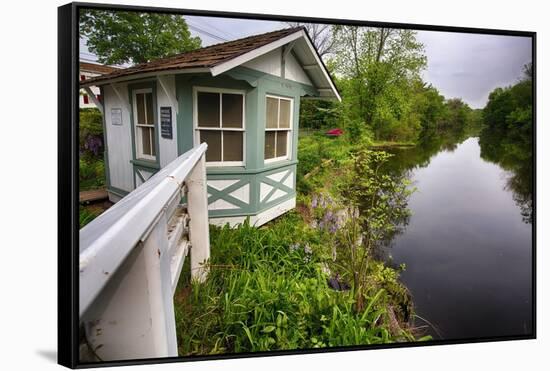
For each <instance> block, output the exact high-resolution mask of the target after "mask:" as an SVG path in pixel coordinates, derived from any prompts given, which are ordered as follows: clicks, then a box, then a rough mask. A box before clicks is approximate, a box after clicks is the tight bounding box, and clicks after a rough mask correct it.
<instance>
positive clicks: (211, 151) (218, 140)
mask: <svg viewBox="0 0 550 371" xmlns="http://www.w3.org/2000/svg"><path fill="white" fill-rule="evenodd" d="M200 138H201V143H204V142H206V144H208V149H207V150H206V161H221V160H222V133H221V131H210V130H201V131H200Z"/></svg>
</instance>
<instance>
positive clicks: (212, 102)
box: [197, 92, 220, 128]
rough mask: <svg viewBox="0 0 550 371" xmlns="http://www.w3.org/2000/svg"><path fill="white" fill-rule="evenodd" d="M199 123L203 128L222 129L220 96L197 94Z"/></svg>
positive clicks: (215, 94) (216, 94)
mask: <svg viewBox="0 0 550 371" xmlns="http://www.w3.org/2000/svg"><path fill="white" fill-rule="evenodd" d="M197 110H198V113H197V114H198V122H199V126H202V127H207V128H211V127H216V128H218V127H220V95H219V94H218V93H203V92H199V93H197Z"/></svg>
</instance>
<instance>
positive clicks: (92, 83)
mask: <svg viewBox="0 0 550 371" xmlns="http://www.w3.org/2000/svg"><path fill="white" fill-rule="evenodd" d="M211 70H212V69H211V68H209V67H195V68H179V69H178V68H173V69H166V70H161V71H149V72H142V73H136V74H133V75H127V76H120V77H113V78H108V79H101V78H98V79H94V80H92V79H90V80H84V81H81V83H80V87H81V88H85V87H90V86H104V85H109V84H115V83H120V82H128V81H133V80H142V79H147V78H153V77H156V76H163V75H180V74H187V73H212V71H211Z"/></svg>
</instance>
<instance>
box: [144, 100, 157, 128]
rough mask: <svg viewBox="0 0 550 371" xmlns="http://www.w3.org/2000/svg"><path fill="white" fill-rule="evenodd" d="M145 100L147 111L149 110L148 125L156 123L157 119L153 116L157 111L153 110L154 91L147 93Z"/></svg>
mask: <svg viewBox="0 0 550 371" xmlns="http://www.w3.org/2000/svg"><path fill="white" fill-rule="evenodd" d="M145 102H146V107H147V109H146V111H147V122H146V123H147V124H148V125H154V124H155V120H154V118H153V116H154V114H155V112H154V111H153V93H147V94H145Z"/></svg>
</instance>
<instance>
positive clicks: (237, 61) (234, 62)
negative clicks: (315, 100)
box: [211, 30, 342, 102]
mask: <svg viewBox="0 0 550 371" xmlns="http://www.w3.org/2000/svg"><path fill="white" fill-rule="evenodd" d="M301 37H303V38H304V40H305V41H306V44H307V46H308V47H309V49H310V52H311V54H312V55H313V57H314V58H315V61H316V62H317V66H318V67H319V69H320V70H321V71H322V74H323V76H324V77H325V79H326V80H327V82H328V84H329V86H330V88H331V90H332V93H333V94H334V96H335V97H336V99H338V101H340V102H341V101H342V98H340V95H339V94H338V90H336V87H335V86H334V84H333V83H332V79H331V78H330V76H329V75H328V73H327V71H326V69H325V67H324V65H323V62H322V61H321V59H319V55H318V54H317V51H316V50H315V47H314V46H313V45H312V44H311V42H310V41H309V38H308V36H307V35H306V33H305V32H304V31H303V30H300V31H296V32H295V33H292V34H290V35H288V36H285V37H283V38H282V39H279V40H276V41H273V42H272V43H269V44H266V45H264V46H262V47H259V48H258V49H254V50H251V51H249V52H248V53H245V54H243V55H240V56H238V57H236V58H233V59H231V60H229V61H227V62H225V63H221V64H219V65H217V66H215V67H212V68H211V72H212V76H217V75H219V74H221V73H224V72H226V71H229V70H230V69H232V68H235V67H237V66H240V65H242V64H243V63H246V62H248V61H250V60H252V59H254V58H257V57H259V56H261V55H264V54H266V53H269V52H270V51H272V50H275V49H277V48H279V47H281V46H283V45H286V44H288V43H290V42H292V41H295V40H298V39H299V38H301ZM309 68H311V67H309Z"/></svg>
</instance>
